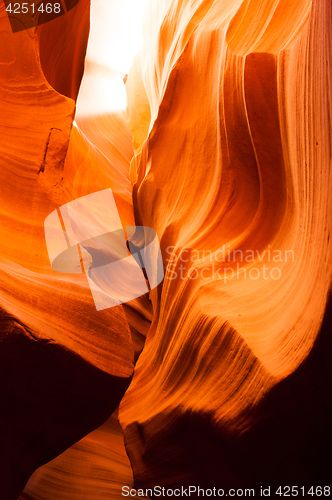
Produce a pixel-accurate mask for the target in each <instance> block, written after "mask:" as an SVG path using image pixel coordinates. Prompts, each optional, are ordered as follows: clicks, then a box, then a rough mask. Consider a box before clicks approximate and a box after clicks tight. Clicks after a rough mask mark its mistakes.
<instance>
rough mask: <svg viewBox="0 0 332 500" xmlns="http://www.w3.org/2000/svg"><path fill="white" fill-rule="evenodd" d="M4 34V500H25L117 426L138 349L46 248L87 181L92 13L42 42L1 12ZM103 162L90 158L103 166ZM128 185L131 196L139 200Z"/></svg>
mask: <svg viewBox="0 0 332 500" xmlns="http://www.w3.org/2000/svg"><path fill="white" fill-rule="evenodd" d="M76 19H79V22H80V26H81V28H82V30H78V32H76V31H75V29H74V28H75V26H74V25H73V24H71V23H75V20H76ZM0 23H1V27H0V28H1V29H0V38H1V50H0V94H1V95H0V99H1V116H0V130H1V137H2V140H1V145H0V148H1V160H0V162H1V168H0V176H1V207H0V223H1V242H2V243H1V251H0V270H1V275H0V297H1V318H0V324H1V336H0V365H1V380H2V383H1V426H0V440H1V459H0V460H1V463H0V497H1V499H3V500H11V499H13V500H14V499H16V498H17V497H18V495H19V494H20V492H21V491H22V489H23V487H24V485H25V483H26V482H27V480H28V478H29V476H30V475H31V474H32V472H33V471H34V470H35V469H36V468H37V467H39V466H40V465H42V464H43V463H45V462H48V461H49V460H51V459H52V458H54V457H55V456H57V455H59V454H60V453H62V452H63V451H64V450H65V449H66V448H68V447H69V446H71V445H72V444H74V443H75V442H76V441H78V440H79V439H81V438H82V437H83V436H85V435H86V434H88V433H89V432H91V431H92V430H93V429H95V428H96V427H98V426H100V425H101V424H102V423H103V422H104V421H105V420H106V419H107V418H108V417H110V415H111V414H112V413H113V412H114V410H115V409H116V407H117V405H118V403H119V401H120V399H121V397H122V396H123V394H124V392H125V390H126V388H127V387H128V384H129V382H130V380H131V376H132V372H133V362H134V349H136V350H137V349H138V347H137V345H136V346H135V347H134V345H133V341H132V337H131V333H130V327H129V324H128V322H127V320H126V316H125V313H124V310H123V308H122V307H121V306H120V307H114V308H112V309H109V310H106V311H104V312H101V313H98V312H97V311H96V308H95V305H94V302H93V299H92V296H91V292H90V290H89V286H88V283H87V280H86V277H85V275H83V274H82V275H78V276H77V275H76V276H75V275H60V274H59V273H56V272H55V271H53V270H52V268H51V265H50V261H49V257H48V253H47V248H46V242H45V234H44V220H45V218H46V217H47V216H48V215H49V214H50V213H51V212H52V211H53V210H55V209H57V208H58V207H59V206H60V205H62V204H63V203H66V202H67V201H70V200H72V199H73V198H75V197H77V191H76V190H75V189H76V188H75V183H74V182H73V183H71V177H70V176H71V175H74V176H76V178H77V176H80V175H81V172H80V171H79V167H80V159H81V158H82V156H80V154H81V152H82V150H83V155H85V161H86V160H87V158H86V155H87V151H88V149H89V148H88V147H86V148H85V146H86V144H85V143H84V139H82V140H83V143H84V145H83V146H82V148H81V147H80V138H81V136H80V132H79V131H78V129H75V131H74V133H73V134H71V130H72V121H73V117H74V112H75V102H74V101H73V100H72V99H70V98H69V96H70V97H76V95H77V91H78V85H79V82H80V79H81V75H82V67H83V61H84V55H85V48H86V43H87V34H88V26H89V6H88V4H87V3H86V2H80V3H79V5H78V6H77V7H76V8H74V9H73V10H72V11H71V12H70V13H68V17H67V16H62V17H60V18H58V19H56V20H54V21H52V22H49V23H46V24H44V25H43V26H42V27H41V26H40V27H39V28H38V31H37V32H36V31H35V29H29V30H25V31H20V32H18V33H12V32H11V28H10V24H9V20H8V17H7V15H6V11H5V6H4V4H3V3H1V4H0ZM62 30H63V33H64V36H65V37H64V38H63V39H59V37H58V33H59V32H61V31H62ZM73 37H77V39H76V42H75V43H71V42H72V41H71V40H70V39H72V38H73ZM68 43H69V45H67V44H68ZM47 56H49V59H48V57H47ZM60 60H61V64H60V63H59V61H60ZM73 61H74V64H72V62H73ZM60 71H61V75H60V76H61V77H60V76H59V72H60ZM60 92H63V94H66V95H67V97H65V95H63V94H61V93H60ZM126 133H127V134H128V135H129V137H130V134H129V132H128V130H127V129H125V133H124V135H125V134H126ZM70 137H71V141H70V150H69V151H70V153H72V151H73V149H75V154H74V156H75V158H76V163H75V166H73V169H74V170H75V169H76V172H75V174H73V172H72V170H71V168H70V166H69V161H70V158H71V156H70V155H69V156H70V158H69V156H68V155H67V158H69V159H68V162H67V164H66V166H64V162H65V158H66V154H67V150H68V144H69V139H70ZM73 142H75V146H74V145H73ZM100 156H102V154H101V153H100V154H99V157H100ZM96 157H98V152H96V151H95V150H94V151H93V152H91V151H90V158H91V162H92V163H93V161H96V160H95V158H96ZM105 163H106V164H108V165H110V164H111V162H110V160H109V159H107V158H106V160H105ZM84 175H85V174H83V177H80V186H81V189H82V185H84V183H87V181H88V180H84ZM94 175H95V176H96V171H95V172H94ZM100 177H101V181H100V184H98V181H97V180H96V184H97V186H90V189H94V190H96V189H99V186H101V185H102V184H103V183H104V184H105V180H103V179H105V177H107V174H105V173H104V171H103V170H102V169H101V172H100ZM120 177H121V176H120ZM123 178H124V176H123V175H122V177H121V179H122V192H125V191H126V189H127V192H129V189H128V188H125V187H123V184H124V181H123ZM127 179H128V180H127V181H126V182H127V184H128V185H129V173H127ZM70 183H71V185H70V186H69V184H70ZM119 198H120V197H119ZM127 198H128V199H129V195H128V194H127ZM124 204H125V203H124ZM127 205H128V201H127ZM126 210H127V213H128V214H129V209H128V207H127V208H126ZM128 218H130V216H129V215H128ZM131 219H132V217H131ZM136 335H137V337H139V336H140V335H141V334H140V333H138V332H137V334H136ZM136 343H137V342H136ZM140 347H141V346H140Z"/></svg>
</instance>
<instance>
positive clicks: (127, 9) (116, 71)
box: [76, 0, 149, 116]
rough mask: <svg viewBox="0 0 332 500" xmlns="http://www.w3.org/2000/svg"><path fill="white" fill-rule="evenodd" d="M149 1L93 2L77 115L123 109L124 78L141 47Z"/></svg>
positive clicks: (107, 0) (124, 103) (116, 0)
mask: <svg viewBox="0 0 332 500" xmlns="http://www.w3.org/2000/svg"><path fill="white" fill-rule="evenodd" d="M148 1H149V0H92V3H91V14H90V35H89V43H88V48H87V55H86V65H85V72H84V77H83V80H82V84H81V89H80V93H79V97H78V101H77V114H76V116H86V115H91V114H94V115H96V114H100V113H109V112H114V111H120V110H124V109H125V108H126V92H125V86H124V83H123V77H124V75H125V74H126V73H128V71H129V68H130V66H131V64H132V61H133V59H134V57H135V55H136V53H137V52H138V50H139V49H140V47H141V45H142V24H143V15H144V11H145V7H146V4H147V3H148Z"/></svg>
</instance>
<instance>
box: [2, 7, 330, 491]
mask: <svg viewBox="0 0 332 500" xmlns="http://www.w3.org/2000/svg"><path fill="white" fill-rule="evenodd" d="M0 9H1V10H0V16H1V21H0V22H1V29H0V41H1V42H2V43H0V71H1V73H0V85H1V99H2V101H1V119H0V120H1V121H0V130H1V137H2V139H3V140H2V142H1V146H0V147H1V159H0V162H1V170H0V176H1V177H0V180H1V186H2V187H1V207H0V222H1V241H2V248H1V253H0V270H1V277H0V294H1V304H2V307H3V309H4V312H3V313H2V316H1V318H0V320H1V325H2V327H3V333H2V334H1V340H2V342H1V344H2V345H1V347H2V349H1V350H0V358H1V356H3V359H0V361H1V363H0V366H1V369H2V372H1V374H2V377H3V378H5V377H7V381H8V383H6V384H4V385H3V388H2V393H1V394H0V399H1V400H2V401H6V402H7V403H6V406H5V411H3V412H2V413H1V424H2V426H1V432H2V434H1V436H2V442H3V443H4V446H3V449H4V450H5V453H3V455H2V457H4V458H1V459H2V460H3V461H2V462H1V464H0V465H2V467H0V470H1V471H2V477H1V478H0V479H1V487H2V491H1V495H0V496H1V498H3V499H5V500H11V499H13V500H14V499H15V498H16V497H17V495H18V494H19V493H20V491H21V490H22V488H23V486H24V483H25V482H26V481H27V479H28V477H29V475H30V474H31V473H32V472H33V470H34V469H35V468H36V467H38V466H40V465H41V464H43V463H45V462H47V461H49V460H51V459H52V458H54V457H55V456H57V455H59V454H60V453H61V452H63V451H64V450H65V449H66V448H68V447H69V446H71V445H72V444H73V443H75V442H76V441H78V440H79V439H81V438H82V437H83V436H84V435H86V434H87V433H88V432H90V431H92V430H93V429H94V428H95V427H97V426H98V425H101V424H102V422H104V421H105V420H106V419H107V418H108V417H109V416H110V414H111V413H112V412H113V410H114V409H115V407H116V405H117V404H118V402H119V400H120V399H121V397H122V396H123V394H124V392H125V390H126V387H127V385H128V384H129V381H130V378H131V375H132V373H133V370H134V361H135V360H136V359H137V358H138V356H139V354H140V352H141V350H142V347H143V344H144V337H145V336H146V335H147V341H146V344H145V347H144V349H143V352H142V353H141V355H140V357H139V359H138V362H137V364H136V368H135V374H134V377H133V381H132V383H131V385H130V387H129V389H128V391H127V392H126V394H125V397H124V398H123V400H122V402H121V405H120V410H119V416H120V417H119V418H120V423H121V425H122V429H123V432H124V436H125V445H126V449H127V452H128V455H129V458H130V461H131V465H132V468H133V474H134V480H135V486H136V487H140V486H141V487H151V486H154V485H159V486H180V485H183V486H187V485H190V484H196V485H200V486H206V487H211V486H217V485H218V486H219V485H220V487H223V488H227V487H248V486H251V485H254V486H257V485H259V484H261V483H262V481H265V482H266V483H267V484H270V485H274V484H307V483H308V484H310V482H311V483H314V484H323V483H324V480H325V482H326V478H327V477H328V475H327V473H326V470H327V469H328V467H327V464H329V463H330V458H331V457H330V455H329V456H328V458H326V453H330V451H329V450H331V449H332V446H331V445H332V437H331V431H330V430H329V426H330V416H331V415H332V408H331V403H329V402H326V394H327V393H328V392H329V391H330V390H331V389H332V388H331V380H332V377H331V368H330V354H331V352H332V345H331V338H330V336H329V333H330V328H331V327H330V324H331V316H330V312H329V310H328V311H327V313H326V316H325V319H324V322H323V326H322V328H321V325H322V320H323V316H324V310H325V307H326V302H327V294H328V289H329V286H330V283H331V275H332V265H331V242H330V234H331V170H330V169H331V125H330V116H331V115H332V109H331V102H332V95H331V83H330V77H329V73H328V71H329V70H330V67H331V6H330V4H329V2H328V1H327V0H321V1H318V0H314V1H312V2H310V1H308V0H298V1H295V2H292V4H290V3H289V2H286V1H284V0H274V1H273V2H271V1H267V0H261V1H253V0H248V1H247V0H245V1H244V2H243V1H241V0H237V1H233V2H229V1H226V0H223V1H213V0H208V1H204V0H197V1H191V2H189V1H180V0H172V1H171V2H151V5H150V10H149V12H148V14H147V19H146V27H147V28H146V29H145V44H144V46H143V49H142V51H141V53H140V54H139V55H138V56H137V57H136V59H135V62H134V64H133V66H132V69H131V71H130V73H129V76H128V79H127V82H126V88H127V92H128V113H127V115H128V124H129V127H130V129H131V132H132V136H133V148H132V146H131V139H132V138H131V136H130V133H129V130H128V128H127V125H126V124H125V118H124V115H123V114H121V113H119V114H114V115H113V116H100V115H99V116H92V117H84V118H82V117H81V118H79V119H78V120H77V122H78V126H76V125H74V126H72V122H73V116H74V101H73V100H72V99H75V98H76V97H77V92H78V87H79V83H80V79H81V75H82V69H83V60H84V54H85V48H86V39H87V34H88V25H89V23H88V14H89V12H88V11H89V9H88V5H87V3H86V2H83V1H82V0H81V2H80V3H79V4H78V6H77V7H76V8H75V9H73V10H72V11H71V12H70V13H68V16H64V17H62V18H61V19H60V18H59V19H57V20H55V21H53V22H52V23H49V24H45V25H43V26H40V27H39V28H38V30H37V33H35V32H34V31H33V30H30V31H25V32H20V33H16V34H15V35H13V34H12V33H11V30H10V26H9V21H8V18H7V16H6V14H5V11H4V6H3V5H2V4H1V6H0ZM59 33H63V34H64V37H63V39H61V38H60V37H59ZM66 40H70V41H71V42H72V43H69V44H67V43H66V42H65V41H66ZM60 53H61V54H63V57H60V59H59V58H58V56H59V54H60ZM87 69H88V70H91V71H93V68H92V69H91V68H87ZM65 96H67V97H65ZM134 151H135V156H134V158H133V159H132V160H131V158H132V155H133V152H134ZM130 160H131V164H130V166H129V162H130ZM108 188H110V189H112V192H113V195H114V199H115V201H116V204H117V208H118V210H119V214H120V217H121V221H122V223H123V225H124V226H125V225H128V226H134V225H144V226H148V227H152V228H153V229H155V230H156V231H157V234H158V238H159V240H160V241H161V246H162V252H163V259H164V266H165V279H164V282H163V284H162V285H160V286H159V287H158V288H156V289H155V290H153V291H152V292H151V293H150V300H151V302H150V301H149V300H148V298H147V296H145V297H141V298H139V299H137V300H135V301H132V303H129V304H126V305H123V306H118V307H114V308H112V309H109V310H104V311H100V312H97V311H96V309H95V306H94V303H93V300H92V297H91V294H90V290H89V287H88V283H87V280H86V278H85V277H84V275H83V274H82V275H79V276H77V275H70V276H68V275H65V276H61V275H59V274H57V273H55V272H54V271H53V270H52V268H51V266H50V262H49V259H48V255H47V249H46V243H45V237H44V220H45V219H46V217H47V216H48V215H49V214H50V213H52V212H53V211H54V210H56V209H57V208H58V207H59V206H60V205H63V204H65V203H68V202H70V201H72V200H74V199H76V198H79V197H82V196H86V195H88V194H91V193H94V192H96V191H99V190H104V189H108ZM13 193H14V194H15V195H13ZM320 329H321V335H320V340H319V342H318V341H317V336H318V333H319V330H320ZM314 346H315V348H314V349H313V347H314ZM311 351H312V352H311ZM13 353H15V354H13ZM13 360H14V361H13ZM13 394H14V395H15V397H13ZM324 419H325V420H324ZM115 422H116V421H115V419H114V418H113V419H111V420H109V421H108V422H107V423H106V424H105V425H104V426H103V427H101V428H100V429H99V430H98V431H95V432H94V433H93V434H91V435H89V436H87V437H86V438H84V439H83V440H82V441H80V442H79V443H77V444H76V445H75V446H73V447H72V448H70V449H69V450H67V451H66V452H65V453H63V454H62V455H61V456H59V457H58V458H57V459H56V460H55V462H53V463H51V464H48V465H46V466H44V467H43V468H41V469H40V470H39V471H37V472H36V474H35V475H34V476H33V477H32V478H31V481H30V483H29V484H28V486H27V488H26V491H25V493H24V494H23V495H22V500H23V499H25V498H27V497H28V498H36V499H37V498H41V497H42V498H46V499H47V498H50V500H51V499H53V497H54V495H55V496H56V497H57V498H64V499H66V500H68V499H69V498H70V495H71V494H72V493H73V498H75V495H76V493H75V492H78V491H80V489H84V491H82V493H81V492H80V498H86V499H88V498H93V499H95V498H98V499H99V498H110V495H111V496H112V498H117V497H118V498H121V497H122V495H121V483H123V484H122V485H125V484H126V483H125V482H130V481H131V474H130V471H129V467H128V462H127V461H126V458H125V455H124V450H123V446H122V441H121V436H120V434H119V429H118V427H116V423H115ZM105 446H106V447H107V449H108V448H111V447H113V446H114V450H113V451H114V452H113V454H112V456H111V457H110V456H109V455H108V452H105V448H104V447H105ZM322 450H323V451H324V452H326V453H325V455H324V453H323V451H322ZM8 457H9V459H8ZM82 457H84V460H83V459H82ZM285 457H286V458H285ZM319 457H320V458H319ZM80 460H82V469H80V470H78V468H77V461H80ZM84 468H86V469H84ZM83 469H84V471H85V472H84V473H82V470H83ZM96 469H98V471H99V472H100V475H98V474H95V471H96ZM67 473H68V474H67ZM109 474H112V477H111V479H110V477H109ZM82 475H84V479H82V478H81V476H82ZM76 496H77V495H76ZM192 498H194V496H193V495H192Z"/></svg>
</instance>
